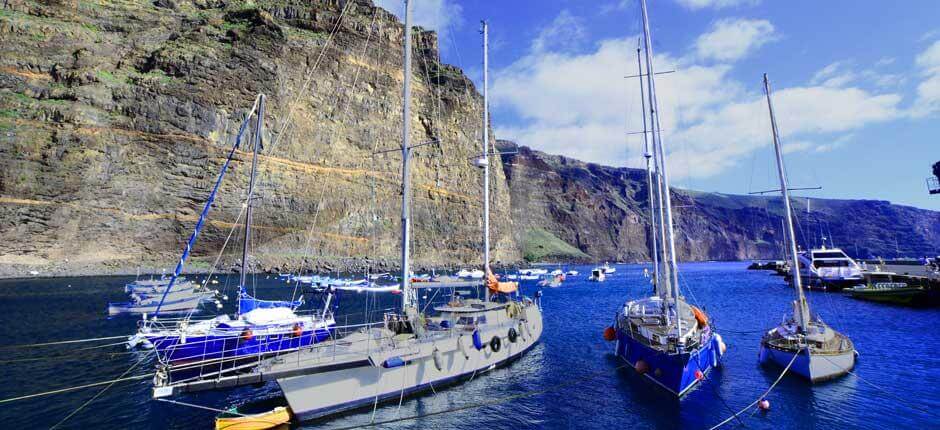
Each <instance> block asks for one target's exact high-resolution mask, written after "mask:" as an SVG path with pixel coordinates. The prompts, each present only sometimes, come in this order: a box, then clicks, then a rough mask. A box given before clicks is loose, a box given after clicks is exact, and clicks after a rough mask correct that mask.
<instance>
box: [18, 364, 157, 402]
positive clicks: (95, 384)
mask: <svg viewBox="0 0 940 430" xmlns="http://www.w3.org/2000/svg"><path fill="white" fill-rule="evenodd" d="M155 374H156V372H150V373H147V374H143V375H137V376H128V377H126V378H125V377H120V378H117V379H112V380H110V381H101V382H92V383H90V384H84V385H76V386H74V387H66V388H59V389H55V390H50V391H44V392H42V393H35V394H27V395H25V396H18V397H10V398H8V399H2V400H0V404H4V403H11V402H16V401H19V400H27V399H33V398H36V397H44V396H49V395H52V394H61V393H67V392H69V391H76V390H83V389H85V388H91V387H100V386H102V385H108V384H114V383H117V382H127V381H139V380H141V379H146V378H150V377H152V376H153V375H155Z"/></svg>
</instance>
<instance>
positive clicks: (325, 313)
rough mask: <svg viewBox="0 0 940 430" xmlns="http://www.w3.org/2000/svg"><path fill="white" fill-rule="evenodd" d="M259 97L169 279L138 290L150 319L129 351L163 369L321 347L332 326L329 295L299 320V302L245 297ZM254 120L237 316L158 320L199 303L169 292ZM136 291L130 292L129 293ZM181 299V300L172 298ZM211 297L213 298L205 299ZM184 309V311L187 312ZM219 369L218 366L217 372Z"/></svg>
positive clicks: (229, 363)
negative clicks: (153, 358) (147, 353)
mask: <svg viewBox="0 0 940 430" xmlns="http://www.w3.org/2000/svg"><path fill="white" fill-rule="evenodd" d="M264 105H265V96H264V95H263V94H262V95H259V96H258V97H257V98H256V100H255V104H254V106H253V107H252V109H251V111H250V112H249V114H248V116H247V118H246V119H245V121H244V123H242V126H241V128H240V130H239V133H238V136H237V137H236V139H235V144H234V146H233V147H232V150H231V152H230V153H229V158H228V159H227V160H226V161H225V163H224V164H223V166H222V170H221V172H220V173H219V177H218V179H217V180H216V183H215V186H214V188H213V189H212V192H211V193H210V194H209V197H208V198H207V200H206V203H205V207H204V208H203V211H202V213H201V214H200V217H199V220H198V221H197V222H196V227H195V229H194V230H193V233H192V235H191V236H190V239H189V242H188V243H187V245H186V248H185V249H184V251H183V255H182V256H181V257H180V260H179V262H178V263H177V265H176V269H175V270H174V273H173V275H172V276H171V277H170V278H169V280H168V281H166V283H165V284H164V282H163V280H160V281H159V282H151V283H147V284H144V285H143V287H144V288H151V287H152V288H155V289H156V290H154V291H153V293H152V294H154V295H153V297H152V298H149V299H147V300H148V301H147V302H146V304H147V306H148V307H147V308H146V312H147V313H148V314H150V315H152V317H151V318H149V319H147V318H145V319H144V320H143V321H141V322H140V324H139V327H138V331H137V333H136V334H135V335H133V336H131V337H130V338H129V339H128V346H130V347H138V346H140V347H144V348H154V349H155V350H156V353H157V358H158V361H159V362H160V365H161V366H163V368H165V369H177V370H179V367H178V366H179V365H180V364H182V363H195V364H194V365H192V366H191V367H190V368H188V369H186V370H191V369H197V368H198V366H205V365H210V364H211V365H214V366H218V367H220V368H227V367H234V366H237V365H238V363H239V362H240V361H241V360H242V359H246V358H253V359H259V358H261V357H265V356H268V355H270V354H273V353H278V352H283V351H290V350H297V349H298V348H301V347H304V346H309V345H312V344H315V343H317V342H321V341H323V340H324V339H327V338H329V337H330V336H331V333H332V330H333V327H334V326H335V325H336V323H335V321H334V319H333V313H332V311H331V303H332V299H333V291H332V289H330V288H326V289H323V290H321V291H322V292H323V293H324V295H325V298H324V306H323V309H322V310H321V311H318V312H314V313H308V314H305V315H300V314H298V313H297V312H296V311H297V309H298V308H299V307H300V306H302V305H303V304H304V300H303V297H301V298H300V299H299V300H289V301H281V300H259V299H257V298H256V295H253V294H248V291H247V283H248V273H247V272H248V270H247V267H248V250H249V240H250V238H251V225H252V212H253V206H254V202H253V195H254V187H255V178H256V176H257V170H258V153H259V152H260V149H261V136H262V135H263V127H264ZM252 117H255V118H256V121H255V127H254V136H252V140H253V151H252V154H253V155H252V161H251V174H250V176H249V180H248V193H247V199H246V203H245V206H244V207H245V234H244V237H245V240H244V246H243V247H242V260H241V267H242V270H241V276H240V283H239V287H238V310H237V313H236V314H235V316H234V317H229V316H228V315H220V316H217V317H214V318H211V319H203V320H195V319H192V318H191V315H187V316H186V317H184V318H180V319H161V318H160V314H161V313H166V312H168V311H172V310H175V309H180V310H182V311H186V310H189V309H192V308H193V307H194V306H193V303H195V304H198V302H199V301H200V300H202V298H201V295H202V294H204V293H198V294H197V295H195V296H193V297H192V298H188V297H187V296H186V294H190V293H186V291H190V292H192V291H193V289H192V283H189V282H184V283H182V284H181V285H179V286H180V287H182V288H181V289H180V290H176V289H174V287H176V286H177V284H176V282H177V281H178V280H179V279H181V276H180V274H181V272H182V270H183V265H184V264H185V262H186V259H187V257H188V256H189V253H190V251H191V250H192V248H193V246H194V245H195V242H196V239H197V238H198V236H199V232H200V230H201V228H202V226H203V225H204V223H205V220H206V217H207V215H208V213H209V209H210V208H211V207H212V203H213V201H214V200H215V196H216V194H217V192H218V190H219V187H220V185H221V183H222V180H223V178H224V177H225V173H226V170H227V168H228V165H229V162H231V160H232V157H233V155H234V154H235V152H236V150H237V149H238V147H239V145H240V144H241V140H242V137H243V135H244V133H245V131H246V129H247V126H248V124H249V123H250V122H251V119H252ZM136 287H137V286H135V287H132V289H135V288H136ZM179 294H183V297H184V298H182V299H179V298H177V296H178V295H179ZM208 294H214V293H208ZM187 306H188V307H187ZM223 364H224V366H223Z"/></svg>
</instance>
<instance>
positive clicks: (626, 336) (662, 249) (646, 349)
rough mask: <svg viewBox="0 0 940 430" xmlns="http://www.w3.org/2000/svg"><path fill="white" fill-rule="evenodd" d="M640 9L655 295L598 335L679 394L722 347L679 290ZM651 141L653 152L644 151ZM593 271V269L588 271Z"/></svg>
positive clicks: (623, 311) (648, 42)
mask: <svg viewBox="0 0 940 430" xmlns="http://www.w3.org/2000/svg"><path fill="white" fill-rule="evenodd" d="M640 7H641V13H642V18H643V35H644V39H643V40H644V45H645V57H646V58H645V59H646V70H645V74H644V71H643V68H642V61H641V59H640V48H639V47H637V65H638V67H639V68H640V73H639V77H640V91H641V97H640V98H641V100H643V99H644V97H648V98H649V103H650V110H649V120H650V127H649V132H648V133H647V132H646V129H647V126H646V124H647V122H646V120H647V117H646V113H645V112H646V101H645V100H644V101H643V106H642V111H643V112H644V114H643V128H644V133H643V136H644V141H645V142H646V147H645V157H646V172H647V190H648V191H649V210H650V221H651V222H650V238H651V240H650V241H649V242H650V254H651V255H652V256H653V283H654V285H655V293H654V295H653V296H651V297H646V298H642V299H639V300H632V301H629V302H627V303H625V304H624V305H623V306H622V307H621V308H620V310H619V311H618V312H617V314H616V316H615V317H614V323H613V325H612V326H611V327H608V328H607V329H606V330H605V331H604V338H605V339H606V340H608V341H614V342H616V346H615V348H614V353H615V354H616V355H617V356H618V357H620V358H621V359H623V360H624V361H626V362H627V363H628V364H629V365H630V366H632V367H633V368H634V369H635V370H636V371H637V373H639V374H641V375H643V376H644V377H645V378H647V379H648V380H650V381H652V382H654V383H655V384H657V385H658V386H660V387H662V388H664V389H665V390H666V391H668V392H670V393H672V394H673V395H675V396H676V397H682V396H683V395H685V394H686V393H688V392H689V390H691V389H692V388H693V387H695V386H696V385H697V384H698V383H699V382H700V381H702V380H703V379H704V378H705V375H706V374H708V372H709V371H711V370H712V369H714V368H715V367H718V366H719V365H720V362H721V361H720V360H721V356H722V354H723V353H724V351H725V346H724V343H723V342H722V340H721V336H719V335H718V334H717V333H715V331H714V328H713V327H712V326H711V325H710V322H709V320H708V317H707V316H706V315H705V313H704V312H702V311H701V310H700V309H698V308H696V307H695V306H691V305H689V304H688V303H687V302H686V301H685V298H684V297H682V295H681V294H680V292H679V278H678V268H677V265H676V251H675V237H674V235H673V220H672V205H671V203H670V191H669V176H668V173H667V168H666V165H667V163H666V159H665V150H664V149H663V140H662V135H661V134H660V132H659V131H660V129H661V128H660V119H659V106H658V101H657V98H656V83H655V78H654V76H655V72H654V71H653V52H652V39H651V36H650V29H649V19H648V15H647V8H646V0H640ZM644 76H645V77H646V92H645V94H646V95H645V96H644V95H643V93H644V92H643V77H644ZM651 140H652V146H653V151H654V152H651V151H650V143H651ZM605 266H606V265H605ZM599 271H601V270H599V269H594V273H596V272H599ZM593 276H594V275H593V273H592V277H593Z"/></svg>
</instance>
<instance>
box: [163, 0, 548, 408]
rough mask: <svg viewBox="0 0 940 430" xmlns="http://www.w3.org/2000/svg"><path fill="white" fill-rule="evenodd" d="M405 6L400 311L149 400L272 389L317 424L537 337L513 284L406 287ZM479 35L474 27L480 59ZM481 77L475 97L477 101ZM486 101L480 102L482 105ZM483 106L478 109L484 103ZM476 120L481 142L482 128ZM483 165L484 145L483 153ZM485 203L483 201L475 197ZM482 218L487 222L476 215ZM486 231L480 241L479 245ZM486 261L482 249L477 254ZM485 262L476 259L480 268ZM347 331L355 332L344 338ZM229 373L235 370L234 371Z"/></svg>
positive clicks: (491, 363)
mask: <svg viewBox="0 0 940 430" xmlns="http://www.w3.org/2000/svg"><path fill="white" fill-rule="evenodd" d="M409 3H410V2H409V1H408V0H405V1H404V4H405V14H404V15H405V31H404V39H405V40H404V45H405V46H404V76H405V79H404V86H403V101H404V103H403V109H402V119H403V129H402V182H403V183H402V185H403V186H402V191H403V192H402V212H401V214H402V230H401V232H402V234H401V236H402V237H401V247H402V254H401V256H402V261H401V263H402V267H401V270H402V271H401V273H402V277H401V278H402V295H401V296H402V306H401V310H400V313H399V312H388V313H386V314H385V316H384V319H383V321H380V322H376V323H372V324H366V325H365V327H363V326H362V325H360V326H355V327H337V328H336V330H337V332H338V333H343V332H350V331H351V332H352V333H351V334H349V335H348V336H345V337H341V338H338V339H334V340H332V341H327V342H323V343H321V344H317V345H313V346H310V347H309V348H304V349H302V350H300V351H296V352H291V353H288V354H283V355H280V356H277V357H274V358H267V359H265V360H263V361H260V362H259V363H257V364H251V365H250V366H245V367H243V368H242V369H241V370H242V372H241V373H238V374H232V372H231V371H230V372H228V373H226V374H221V373H220V374H209V375H207V374H202V375H200V376H199V377H197V378H192V379H188V380H180V381H172V380H162V381H157V382H158V384H157V387H156V388H155V389H154V396H155V397H165V396H170V395H174V394H179V393H185V392H192V391H201V390H210V389H222V388H229V387H233V386H238V385H248V384H255V383H259V382H263V381H271V380H274V381H277V384H278V385H279V386H280V388H281V390H282V392H283V394H284V397H285V398H286V399H287V402H288V404H289V405H290V408H291V410H292V412H293V413H294V415H295V416H297V417H298V418H299V419H301V420H307V419H314V418H319V417H324V416H327V415H331V414H334V413H339V412H344V411H348V410H352V409H356V408H360V407H375V405H377V404H378V403H380V402H383V401H391V400H394V401H398V400H399V399H401V398H402V397H403V396H406V395H410V394H414V393H418V392H423V391H426V390H434V389H437V388H440V387H441V386H444V385H447V384H452V383H456V382H460V381H462V380H464V379H466V378H471V377H474V376H476V375H479V374H480V373H483V372H486V371H489V370H491V369H494V368H496V367H497V366H499V365H501V364H505V363H508V362H509V361H511V360H513V359H516V358H518V357H519V356H520V355H521V354H522V353H523V352H525V351H527V350H528V349H530V348H531V347H532V346H534V345H535V344H536V343H537V342H538V340H539V338H540V336H541V333H542V314H541V310H540V308H539V303H538V302H537V301H535V300H532V299H529V298H527V297H523V296H521V295H519V293H518V290H517V289H516V288H517V286H516V285H514V284H509V283H500V282H497V281H495V279H493V278H490V279H488V280H487V282H486V283H482V282H480V281H470V282H458V283H436V282H423V283H420V286H415V285H412V284H411V282H410V281H411V276H410V275H411V273H410V257H411V255H410V248H409V244H410V236H411V220H410V218H411V211H410V206H411V178H410V166H409V160H410V158H411V150H412V147H411V146H410V144H409V140H410V139H409V138H410V133H411V130H410V124H411V121H412V118H411V112H410V109H411V79H410V78H411V76H412V73H411V11H410V4H409ZM486 38H487V27H486V25H485V23H484V26H483V40H484V44H483V46H484V56H485V55H486V47H487V44H486ZM485 89H486V77H485V74H484V95H485V94H486V90H485ZM484 98H485V97H484ZM484 106H485V101H484ZM487 123H488V118H487V114H486V113H484V118H483V130H484V141H485V142H486V141H487V140H488V137H487V136H486V133H487V130H488V128H487V127H488V124H487ZM483 152H484V157H485V156H486V152H487V147H486V146H484V151H483ZM484 195H487V193H485V192H484ZM484 216H486V214H485V213H484ZM487 235H488V231H487V229H484V242H485V243H487V244H488V238H487V237H486V236H487ZM486 255H487V256H488V251H487V252H486ZM488 265H489V262H488V261H485V263H484V267H488ZM456 287H476V288H485V290H486V299H485V300H480V299H462V298H460V297H459V296H457V295H454V296H453V298H452V299H451V300H450V301H449V302H448V303H447V304H446V305H443V306H438V307H435V308H434V310H435V311H436V312H435V313H434V315H430V314H424V313H423V312H422V311H421V310H420V309H421V308H420V307H419V306H418V294H417V293H416V288H422V289H425V288H432V289H433V288H442V289H448V290H450V289H453V288H456ZM353 330H354V331H353ZM236 370H238V369H236Z"/></svg>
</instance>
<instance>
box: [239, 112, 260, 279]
mask: <svg viewBox="0 0 940 430" xmlns="http://www.w3.org/2000/svg"><path fill="white" fill-rule="evenodd" d="M264 99H265V97H264V94H262V95H260V96H258V118H257V120H256V121H257V122H256V123H255V124H256V125H255V136H254V137H255V138H254V145H253V147H252V156H251V176H250V177H249V179H248V198H247V199H246V203H245V204H246V205H247V206H246V207H245V242H244V244H243V245H242V268H241V284H240V285H241V287H242V288H245V286H246V285H247V281H248V248H249V246H250V242H251V215H252V209H251V208H252V202H251V199H252V197H253V196H254V192H255V176H257V174H258V150H259V149H260V148H261V136H262V133H263V132H264V129H263V128H264Z"/></svg>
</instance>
